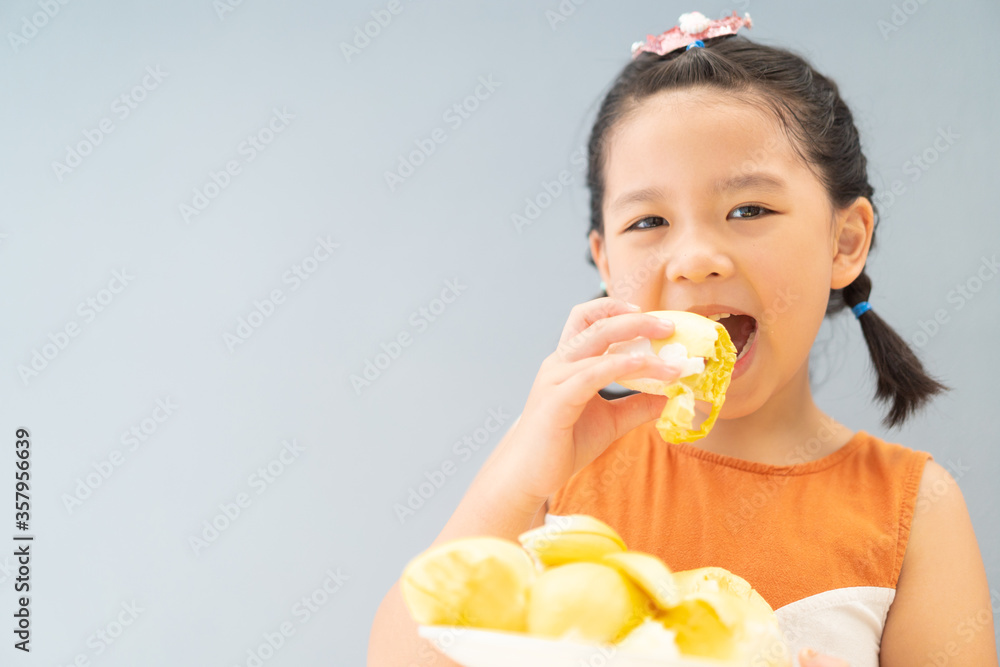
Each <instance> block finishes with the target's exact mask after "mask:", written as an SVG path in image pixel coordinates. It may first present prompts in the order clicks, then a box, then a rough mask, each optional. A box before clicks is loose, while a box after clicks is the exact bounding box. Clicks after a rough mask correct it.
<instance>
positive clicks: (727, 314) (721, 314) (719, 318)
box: [708, 313, 733, 322]
mask: <svg viewBox="0 0 1000 667" xmlns="http://www.w3.org/2000/svg"><path fill="white" fill-rule="evenodd" d="M732 315H733V314H732V313H718V314H717V315H709V316H708V319H710V320H712V321H713V322H718V321H719V320H721V319H722V318H724V317H732Z"/></svg>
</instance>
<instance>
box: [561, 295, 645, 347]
mask: <svg viewBox="0 0 1000 667" xmlns="http://www.w3.org/2000/svg"><path fill="white" fill-rule="evenodd" d="M639 310H640V308H639V307H638V306H634V305H631V304H629V303H628V302H627V301H622V300H621V299H616V298H614V297H611V296H602V297H601V298H599V299H593V300H591V301H585V302H584V303H581V304H577V305H575V306H573V308H572V310H570V311H569V317H568V318H566V326H564V327H563V331H562V334H561V335H560V336H559V344H560V345H561V344H562V343H563V342H564V341H567V340H569V339H570V338H572V337H573V336H575V335H577V334H578V333H580V332H581V331H583V330H584V329H586V328H587V327H589V326H590V325H591V324H593V323H594V322H596V321H597V320H601V319H604V318H605V317H612V316H613V315H622V314H625V313H637V312H639Z"/></svg>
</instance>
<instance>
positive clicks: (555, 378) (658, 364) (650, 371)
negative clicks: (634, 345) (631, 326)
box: [547, 353, 680, 388]
mask: <svg viewBox="0 0 1000 667" xmlns="http://www.w3.org/2000/svg"><path fill="white" fill-rule="evenodd" d="M555 356H556V355H555V354H553V356H552V357H550V359H551V358H554V357H555ZM631 357H636V358H638V359H641V360H643V361H641V362H628V361H627V359H628V358H631ZM616 358H617V359H618V360H619V361H621V362H622V364H623V365H622V366H621V368H622V371H621V372H622V375H619V376H617V377H613V378H611V379H610V380H608V382H606V383H605V384H604V385H601V387H599V388H603V387H605V386H607V384H609V383H611V382H617V381H618V380H635V379H639V378H647V377H648V378H655V379H658V380H665V381H667V382H673V381H674V380H676V379H677V377H679V374H680V368H678V367H677V365H676V364H674V363H669V364H668V363H667V362H666V361H664V360H663V359H661V358H660V357H659V356H657V355H655V354H637V353H629V354H624V353H623V354H605V355H598V356H596V357H586V358H584V359H579V360H577V361H574V362H571V363H561V362H549V363H550V369H551V370H550V371H549V375H548V376H547V380H548V381H549V382H551V383H552V384H557V385H558V384H562V383H564V382H566V380H568V379H570V378H571V377H574V376H575V375H578V374H579V373H581V372H583V371H585V370H588V369H591V368H594V367H595V366H600V365H601V364H604V363H606V362H607V360H608V359H616ZM630 363H631V364H635V365H634V366H632V365H630Z"/></svg>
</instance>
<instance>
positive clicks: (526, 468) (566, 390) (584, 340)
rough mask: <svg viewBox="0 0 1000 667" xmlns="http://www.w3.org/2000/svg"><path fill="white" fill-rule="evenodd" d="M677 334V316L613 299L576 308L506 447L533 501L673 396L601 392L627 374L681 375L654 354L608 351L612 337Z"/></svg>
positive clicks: (553, 489)
mask: <svg viewBox="0 0 1000 667" xmlns="http://www.w3.org/2000/svg"><path fill="white" fill-rule="evenodd" d="M673 332H674V325H673V323H672V322H669V321H664V320H662V319H660V318H658V317H656V316H655V315H647V314H644V313H641V312H639V310H638V308H637V307H631V306H630V305H629V304H627V303H626V302H624V301H621V300H619V299H615V298H613V297H602V298H599V299H594V300H593V301H588V302H585V303H582V304H579V305H577V306H575V307H574V308H573V309H572V310H571V311H570V314H569V318H568V320H567V322H566V326H565V327H564V328H563V332H562V336H561V337H560V340H559V346H558V348H557V349H556V351H555V352H553V353H552V354H550V355H549V356H548V357H546V358H545V360H544V361H543V362H542V365H541V368H540V369H539V371H538V375H537V376H536V377H535V382H534V384H533V385H532V387H531V391H530V393H529V395H528V399H527V401H526V403H525V406H524V411H523V412H522V413H521V417H520V419H519V420H518V423H517V425H516V426H515V427H514V430H513V433H512V435H511V441H510V443H509V445H508V449H507V452H506V453H507V454H510V455H511V456H513V457H514V460H515V461H517V462H518V464H517V470H518V478H519V482H520V486H521V490H522V492H524V493H525V494H526V495H527V496H528V497H529V498H530V499H531V500H532V501H537V502H538V503H539V504H541V503H542V502H544V501H545V500H546V499H547V498H548V497H549V496H551V495H552V494H553V493H555V492H556V491H558V490H559V489H560V488H561V487H562V486H563V485H565V484H566V482H567V481H569V478H570V477H571V476H572V475H573V474H574V473H575V472H576V471H578V470H580V469H581V468H583V467H584V466H586V465H587V464H588V463H590V462H591V461H593V460H594V459H595V458H597V456H598V455H599V454H601V452H603V451H604V450H605V449H607V448H608V445H610V444H611V443H612V442H614V441H615V440H617V439H618V438H620V437H621V436H623V435H625V434H626V433H628V432H629V431H630V430H632V429H633V428H635V427H636V426H639V425H640V424H643V423H645V422H648V421H650V420H652V419H655V418H657V417H658V416H659V415H660V413H661V412H662V411H663V407H664V406H665V405H666V401H667V398H666V397H665V396H656V395H652V394H643V393H639V394H633V395H631V396H627V397H625V398H621V399H616V400H614V401H609V400H607V399H605V398H603V397H602V396H600V395H599V394H598V393H597V392H598V391H599V390H600V389H602V388H603V387H605V386H607V385H608V384H611V383H612V382H615V381H617V380H622V379H634V378H641V377H649V378H657V379H661V380H664V381H666V382H673V381H674V380H676V379H677V378H678V377H679V375H680V369H678V368H676V367H674V366H668V365H667V364H666V363H665V362H664V361H663V360H662V359H660V358H659V357H658V356H656V355H654V354H646V355H640V356H638V357H631V356H629V355H626V354H608V355H604V352H605V351H606V350H607V349H608V346H609V345H610V344H611V343H614V342H618V341H627V340H631V339H633V338H636V337H640V336H641V337H644V338H651V339H652V338H666V337H667V336H670V335H672V334H673ZM522 457H523V458H522Z"/></svg>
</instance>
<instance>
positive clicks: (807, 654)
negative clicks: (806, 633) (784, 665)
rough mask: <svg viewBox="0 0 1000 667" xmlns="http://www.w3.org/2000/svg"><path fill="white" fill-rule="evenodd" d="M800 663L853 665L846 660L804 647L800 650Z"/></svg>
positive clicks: (818, 666)
mask: <svg viewBox="0 0 1000 667" xmlns="http://www.w3.org/2000/svg"><path fill="white" fill-rule="evenodd" d="M799 664H800V665H801V666H802V667H851V664H850V663H849V662H847V661H846V660H841V659H840V658H834V657H833V656H831V655H825V654H823V653H817V652H816V651H815V650H814V649H811V648H804V649H802V650H801V651H799Z"/></svg>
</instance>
